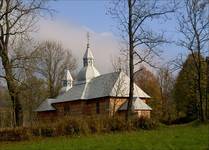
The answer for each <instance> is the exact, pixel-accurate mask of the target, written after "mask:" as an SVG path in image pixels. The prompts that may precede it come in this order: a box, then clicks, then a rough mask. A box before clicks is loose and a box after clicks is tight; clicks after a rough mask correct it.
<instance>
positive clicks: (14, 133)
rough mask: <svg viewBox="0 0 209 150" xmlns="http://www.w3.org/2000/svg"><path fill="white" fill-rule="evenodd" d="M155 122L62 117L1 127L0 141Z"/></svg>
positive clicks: (106, 130) (124, 128)
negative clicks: (26, 124) (15, 126)
mask: <svg viewBox="0 0 209 150" xmlns="http://www.w3.org/2000/svg"><path fill="white" fill-rule="evenodd" d="M156 126H157V123H156V122H154V121H153V120H150V119H146V118H140V119H137V118H132V119H131V120H130V121H129V122H125V120H124V119H123V118H120V117H115V118H112V117H101V116H91V117H63V118H61V119H60V120H57V121H56V122H36V124H34V125H33V126H31V127H27V128H24V127H22V128H15V129H12V128H10V129H1V130H0V141H20V140H28V139H30V138H32V137H35V136H39V137H54V136H76V135H87V134H95V133H110V132H118V131H134V130H137V129H140V128H141V129H153V128H155V127H156Z"/></svg>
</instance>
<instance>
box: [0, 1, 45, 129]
mask: <svg viewBox="0 0 209 150" xmlns="http://www.w3.org/2000/svg"><path fill="white" fill-rule="evenodd" d="M45 3H46V1H43V0H27V1H24V0H1V1H0V57H1V63H2V65H3V69H4V75H1V77H2V78H4V79H5V80H6V83H7V87H8V91H9V95H10V98H11V101H12V104H13V112H14V113H13V114H14V126H16V125H21V118H22V108H21V104H20V100H19V98H18V92H17V89H18V88H17V86H18V83H17V81H16V80H15V78H14V73H13V65H12V62H11V59H10V54H11V53H12V47H11V45H13V44H14V43H15V42H16V41H17V39H24V38H26V37H27V33H29V32H31V31H33V29H34V24H35V23H36V21H37V20H36V19H37V17H38V16H39V15H40V10H43V9H45V8H44V5H45ZM45 10H46V9H45Z"/></svg>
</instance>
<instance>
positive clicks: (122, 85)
mask: <svg viewBox="0 0 209 150" xmlns="http://www.w3.org/2000/svg"><path fill="white" fill-rule="evenodd" d="M125 63H126V61H125V60H124V59H122V58H121V57H116V58H114V59H112V66H113V71H114V72H117V73H118V74H119V76H118V79H117V81H116V82H115V85H114V86H113V89H112V92H113V94H114V97H116V99H114V100H113V101H112V103H111V107H112V109H111V110H112V115H113V117H114V116H115V113H116V111H117V109H118V108H119V107H120V106H121V105H122V104H123V103H124V102H125V99H124V100H123V99H121V97H125V96H126V95H125V93H126V91H127V88H128V85H127V83H126V81H125V73H122V72H126V70H127V69H126V67H125ZM114 78H115V77H114V76H112V79H111V80H113V81H114Z"/></svg>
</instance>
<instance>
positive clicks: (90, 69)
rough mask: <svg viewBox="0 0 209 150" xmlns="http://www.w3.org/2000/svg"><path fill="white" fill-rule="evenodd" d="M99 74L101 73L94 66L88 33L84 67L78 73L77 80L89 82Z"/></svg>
mask: <svg viewBox="0 0 209 150" xmlns="http://www.w3.org/2000/svg"><path fill="white" fill-rule="evenodd" d="M99 75H100V73H99V72H98V70H97V69H96V68H95V67H94V57H93V54H92V52H91V49H90V44H89V33H88V34H87V47H86V51H85V54H84V56H83V68H82V69H81V70H80V72H79V73H78V76H77V80H78V81H84V82H87V81H89V80H91V79H92V78H95V77H97V76H99Z"/></svg>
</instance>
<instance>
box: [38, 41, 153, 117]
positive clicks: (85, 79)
mask: <svg viewBox="0 0 209 150" xmlns="http://www.w3.org/2000/svg"><path fill="white" fill-rule="evenodd" d="M128 94H129V77H128V76H127V75H126V74H125V73H123V72H122V71H120V72H112V73H108V74H100V73H99V71H98V70H97V69H96V68H95V66H94V57H93V54H92V52H91V50H90V47H89V43H88V44H87V48H86V51H85V54H84V56H83V68H82V69H81V70H80V72H79V73H78V75H77V78H76V80H74V79H73V78H72V76H71V74H70V71H69V70H66V72H65V77H64V79H63V87H62V89H61V91H60V95H58V96H57V97H56V98H54V99H46V100H44V101H43V102H42V103H41V104H40V105H39V106H38V108H37V109H36V110H35V111H36V112H37V115H38V118H39V119H49V120H53V119H56V118H57V117H59V118H60V117H62V116H66V115H69V116H86V115H108V116H112V115H113V114H114V115H115V114H116V115H124V114H125V112H126V111H127V100H128ZM149 99H150V96H149V95H147V94H146V93H145V92H144V91H143V90H142V89H140V88H139V87H138V86H137V85H136V84H134V101H133V105H132V112H133V114H134V115H136V116H137V117H148V118H149V117H150V112H151V110H152V109H151V108H150V107H149V106H148V105H147V104H146V103H147V101H148V100H149Z"/></svg>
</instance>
